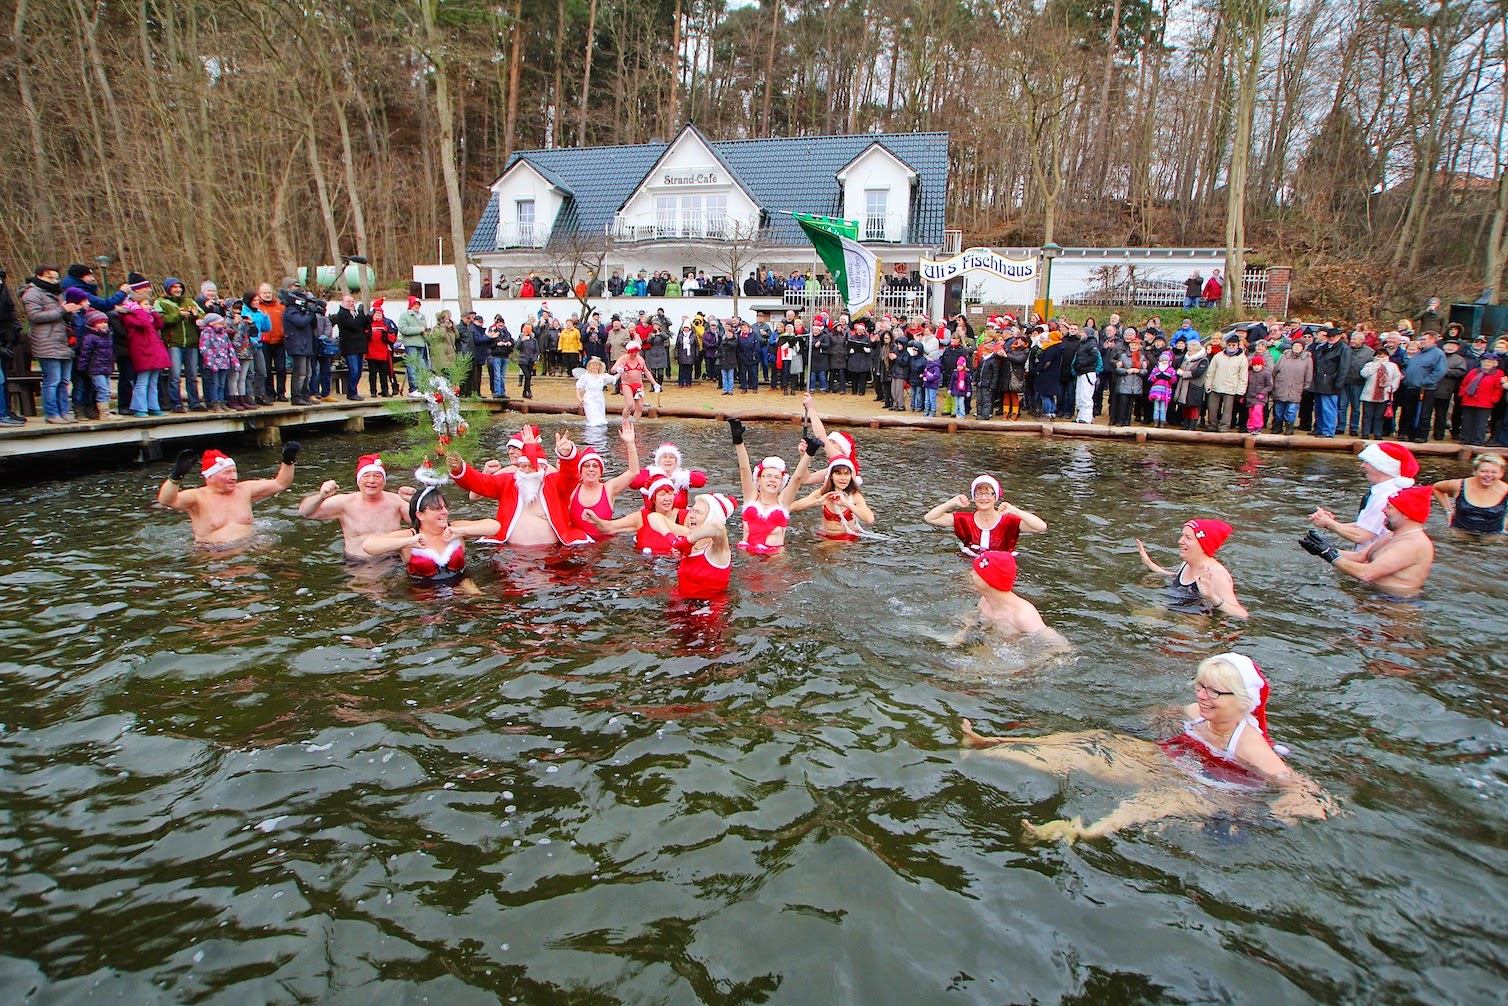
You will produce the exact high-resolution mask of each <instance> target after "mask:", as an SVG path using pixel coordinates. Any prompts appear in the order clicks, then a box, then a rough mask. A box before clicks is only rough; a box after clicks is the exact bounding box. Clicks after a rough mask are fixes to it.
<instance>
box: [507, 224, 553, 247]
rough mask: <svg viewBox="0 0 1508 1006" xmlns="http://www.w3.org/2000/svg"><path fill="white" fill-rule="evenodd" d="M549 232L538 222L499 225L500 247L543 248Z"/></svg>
mask: <svg viewBox="0 0 1508 1006" xmlns="http://www.w3.org/2000/svg"><path fill="white" fill-rule="evenodd" d="M549 236H550V235H549V232H548V231H547V230H546V229H545V228H544V227H541V226H539V225H538V224H533V223H516V224H498V225H497V246H498V247H499V248H543V247H544V246H545V240H546V239H547V238H548V237H549Z"/></svg>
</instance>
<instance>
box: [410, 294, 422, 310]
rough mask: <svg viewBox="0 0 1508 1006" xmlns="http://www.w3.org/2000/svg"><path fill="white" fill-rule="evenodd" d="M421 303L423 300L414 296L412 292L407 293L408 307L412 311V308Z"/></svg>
mask: <svg viewBox="0 0 1508 1006" xmlns="http://www.w3.org/2000/svg"><path fill="white" fill-rule="evenodd" d="M422 303H424V302H423V301H422V300H420V299H419V298H418V297H415V296H414V295H413V294H409V295H408V309H409V310H410V311H412V310H413V309H414V308H416V307H418V306H419V305H420V304H422Z"/></svg>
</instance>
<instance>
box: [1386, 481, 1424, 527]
mask: <svg viewBox="0 0 1508 1006" xmlns="http://www.w3.org/2000/svg"><path fill="white" fill-rule="evenodd" d="M1434 498H1435V491H1434V490H1433V489H1432V488H1430V487H1429V486H1410V487H1409V488H1407V489H1400V490H1398V491H1397V492H1395V493H1394V494H1393V495H1391V496H1389V497H1388V505H1389V506H1391V507H1392V508H1393V509H1394V510H1397V511H1398V512H1399V513H1401V514H1403V515H1404V516H1405V517H1407V518H1408V519H1409V520H1411V521H1413V522H1414V523H1415V524H1424V523H1427V522H1428V521H1429V511H1430V507H1432V506H1433V505H1434Z"/></svg>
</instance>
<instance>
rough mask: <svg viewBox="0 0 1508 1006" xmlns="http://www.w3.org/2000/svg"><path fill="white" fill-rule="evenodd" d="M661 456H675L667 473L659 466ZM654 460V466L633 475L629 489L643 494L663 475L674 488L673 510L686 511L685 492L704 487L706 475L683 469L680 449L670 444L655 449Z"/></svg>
mask: <svg viewBox="0 0 1508 1006" xmlns="http://www.w3.org/2000/svg"><path fill="white" fill-rule="evenodd" d="M662 454H672V455H674V456H675V467H674V468H673V469H671V470H670V471H668V472H667V471H665V469H664V468H663V467H662V466H661V465H660V456H661V455H662ZM654 458H655V462H654V464H653V465H651V466H650V467H648V468H642V469H640V470H639V474H637V475H635V476H634V480H633V481H632V482H630V483H629V487H630V488H633V489H637V490H639V491H640V492H644V491H645V490H646V489H648V488H649V484H650V483H651V482H653V481H654V480H655V479H656V478H658V477H659V476H661V475H663V476H664V477H665V478H668V479H669V480H670V482H671V484H672V485H674V486H675V508H676V509H677V510H684V509H686V504H687V502H688V500H689V498H690V497H689V496H688V495H687V490H688V489H700V488H701V487H702V486H704V485H706V484H707V473H706V472H704V471H700V470H698V469H695V468H686V467H684V466H683V465H682V463H681V449H680V448H679V447H677V446H676V445H675V444H672V443H663V444H661V445H660V446H659V447H656V448H655V454H654Z"/></svg>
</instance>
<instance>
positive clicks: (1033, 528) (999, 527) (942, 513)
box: [922, 475, 1047, 556]
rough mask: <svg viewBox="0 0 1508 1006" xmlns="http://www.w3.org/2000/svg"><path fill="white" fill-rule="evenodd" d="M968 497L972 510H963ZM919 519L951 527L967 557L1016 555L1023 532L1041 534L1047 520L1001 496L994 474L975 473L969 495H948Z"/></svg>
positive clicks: (934, 524)
mask: <svg viewBox="0 0 1508 1006" xmlns="http://www.w3.org/2000/svg"><path fill="white" fill-rule="evenodd" d="M971 497H972V502H973V506H974V509H973V511H972V512H971V511H969V510H968V509H966V508H967V507H968V506H969V505H970V499H971ZM922 520H924V521H926V522H927V523H928V524H931V525H932V526H933V527H941V528H948V529H950V530H951V531H952V532H953V534H954V535H955V536H957V538H958V545H959V548H960V549H962V550H963V554H964V555H968V556H975V555H978V554H979V553H980V552H1009V553H1011V554H1012V555H1015V554H1016V542H1017V540H1018V539H1019V538H1020V536H1021V535H1022V533H1023V532H1024V533H1026V534H1042V533H1044V532H1046V530H1047V521H1045V520H1043V519H1042V518H1041V517H1038V516H1037V515H1036V514H1034V513H1032V512H1031V511H1029V510H1022V509H1021V508H1020V507H1018V506H1016V505H1015V504H1012V503H1007V502H1006V501H1005V500H1003V499H1001V498H1000V482H999V481H998V480H997V479H996V478H995V477H994V476H993V475H978V476H976V477H975V478H974V481H973V482H972V483H971V484H970V485H969V496H964V495H963V494H961V493H960V494H959V495H957V496H950V497H948V498H947V499H945V500H943V501H942V502H941V503H939V504H937V506H935V507H933V508H932V509H931V510H928V511H927V515H926V516H925V517H923V518H922Z"/></svg>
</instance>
